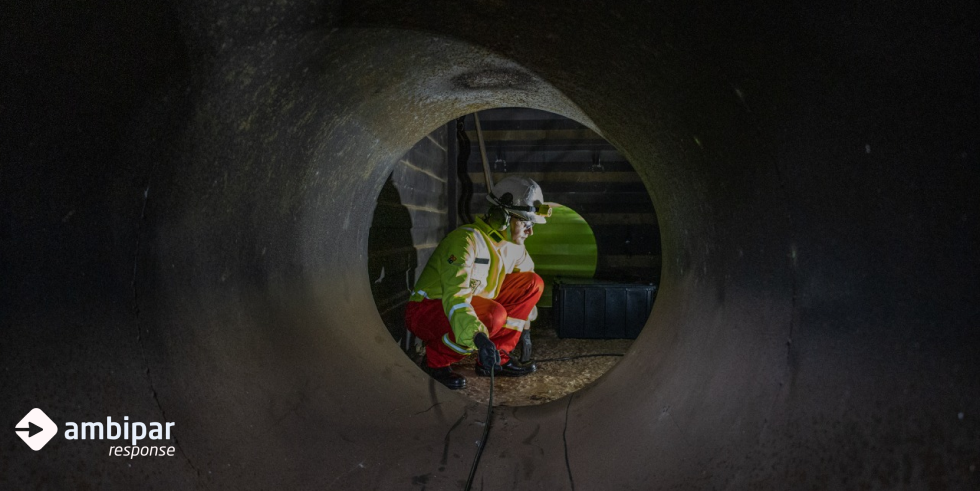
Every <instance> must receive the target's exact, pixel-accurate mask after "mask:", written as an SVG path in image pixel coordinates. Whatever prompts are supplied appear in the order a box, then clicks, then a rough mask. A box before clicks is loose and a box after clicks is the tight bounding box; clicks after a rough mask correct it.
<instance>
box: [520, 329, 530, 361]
mask: <svg viewBox="0 0 980 491" xmlns="http://www.w3.org/2000/svg"><path fill="white" fill-rule="evenodd" d="M520 343H521V363H527V362H529V361H531V331H529V330H527V329H524V331H523V332H521V340H520Z"/></svg>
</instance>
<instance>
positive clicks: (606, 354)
mask: <svg viewBox="0 0 980 491" xmlns="http://www.w3.org/2000/svg"><path fill="white" fill-rule="evenodd" d="M597 356H625V355H624V354H623V353H593V354H590V355H575V356H564V357H561V358H545V359H543V360H534V362H535V363H544V362H548V361H568V360H575V359H578V358H592V357H597Z"/></svg>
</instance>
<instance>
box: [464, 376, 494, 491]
mask: <svg viewBox="0 0 980 491" xmlns="http://www.w3.org/2000/svg"><path fill="white" fill-rule="evenodd" d="M493 372H494V369H493V368H491V369H490V400H489V401H487V422H486V424H484V425H483V439H481V440H480V446H479V448H477V450H476V457H475V458H473V465H472V466H470V477H469V478H467V479H466V487H465V488H463V489H464V490H465V491H470V489H472V487H473V476H475V475H476V468H477V466H479V465H480V457H481V456H482V455H483V448H484V447H486V446H487V437H489V436H490V418H492V417H493Z"/></svg>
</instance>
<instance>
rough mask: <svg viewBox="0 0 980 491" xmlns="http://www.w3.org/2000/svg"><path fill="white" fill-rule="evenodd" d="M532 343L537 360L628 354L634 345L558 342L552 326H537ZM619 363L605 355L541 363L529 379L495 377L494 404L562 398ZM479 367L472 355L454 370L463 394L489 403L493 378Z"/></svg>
mask: <svg viewBox="0 0 980 491" xmlns="http://www.w3.org/2000/svg"><path fill="white" fill-rule="evenodd" d="M531 341H532V343H533V344H534V348H533V355H534V359H536V360H545V359H548V358H561V357H567V356H576V355H584V354H592V353H626V350H628V349H629V347H630V345H631V344H632V343H633V341H632V340H630V339H558V336H557V335H556V334H555V331H554V330H553V329H551V328H550V326H539V325H537V324H536V325H535V326H534V329H533V330H532V331H531ZM619 360H620V357H618V356H604V357H593V358H580V359H577V360H569V361H550V362H540V363H538V371H537V372H535V373H532V374H531V375H528V376H526V377H517V378H510V377H494V391H493V405H494V406H531V405H535V404H543V403H545V402H549V401H553V400H555V399H560V398H561V397H563V396H565V395H566V394H570V393H572V392H575V391H577V390H579V389H581V388H582V387H585V386H586V385H588V384H590V383H592V382H593V381H594V380H595V379H597V378H599V376H601V375H602V374H604V373H606V371H607V370H609V369H610V368H612V366H613V365H615V364H616V363H617V362H619ZM475 364H476V357H475V356H468V357H466V358H464V359H463V361H461V362H459V363H457V364H454V365H453V370H455V371H456V372H458V373H460V374H461V375H463V376H465V377H466V388H465V389H463V390H462V391H461V392H463V393H464V394H466V395H467V396H469V397H470V398H472V399H474V400H476V401H478V402H483V403H486V402H487V399H488V397H489V392H490V378H489V377H480V376H477V375H476V372H474V365H475Z"/></svg>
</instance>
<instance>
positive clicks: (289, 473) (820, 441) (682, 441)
mask: <svg viewBox="0 0 980 491" xmlns="http://www.w3.org/2000/svg"><path fill="white" fill-rule="evenodd" d="M553 3H555V5H551V4H550V3H549V4H547V5H544V4H541V3H535V4H532V5H529V6H518V5H510V4H508V3H506V2H477V3H474V4H472V5H470V4H467V5H466V6H465V8H464V7H463V4H460V5H457V4H456V3H454V2H446V3H445V4H437V5H436V6H431V5H430V6H428V7H421V6H412V5H408V6H406V5H402V4H401V3H398V2H385V1H376V2H358V5H357V6H356V7H353V6H350V5H347V6H337V7H334V6H330V5H327V4H325V3H324V4H321V3H319V2H310V3H301V4H300V3H297V4H293V3H281V4H277V6H275V7H272V6H267V5H265V4H264V3H254V4H253V3H248V2H240V3H226V4H225V3H223V4H218V3H205V2H196V3H189V2H186V3H181V4H179V6H178V7H177V8H176V9H174V10H172V11H171V10H168V8H167V7H165V6H159V5H155V4H154V5H132V4H127V5H126V6H116V7H105V8H104V11H99V15H92V14H91V13H90V12H80V11H79V12H75V11H71V10H70V9H69V8H68V7H64V8H61V9H55V10H53V11H52V12H49V13H47V14H35V13H33V12H31V11H29V9H27V8H26V7H23V8H21V9H22V10H23V11H18V10H15V11H14V13H13V14H12V15H11V16H9V19H12V20H7V21H5V22H8V23H9V24H10V26H11V29H6V27H8V26H4V27H5V29H4V32H10V33H13V34H8V35H7V36H6V37H7V39H8V40H9V41H10V42H9V43H7V44H6V47H5V48H4V49H5V51H4V52H3V55H4V62H5V63H4V64H5V65H6V66H11V67H23V71H22V72H18V71H17V70H10V73H9V75H8V76H6V77H5V79H4V83H5V84H6V87H7V90H4V96H3V97H4V99H5V100H4V105H3V120H2V123H3V127H2V128H3V134H4V140H6V143H5V149H4V150H3V152H4V153H3V162H4V168H3V181H2V186H3V195H2V205H3V212H4V222H3V223H2V226H3V228H2V238H3V256H2V257H3V277H4V281H3V284H2V286H0V288H2V292H3V296H2V299H3V304H2V307H3V311H4V313H5V315H4V317H3V322H4V326H3V327H4V333H5V335H6V337H5V341H4V343H3V351H2V355H3V356H2V358H0V359H2V361H0V363H2V365H3V371H2V372H0V373H2V375H0V384H2V385H0V391H2V392H0V393H2V394H4V399H5V401H6V402H5V404H4V405H3V406H4V407H3V421H4V422H5V424H7V427H8V428H9V427H11V426H13V425H15V424H16V423H17V421H19V420H20V418H21V417H22V416H23V414H25V413H26V412H27V411H28V410H30V409H31V408H32V407H40V408H42V409H43V410H44V411H45V412H46V413H47V414H48V415H49V416H51V417H52V419H54V420H55V421H56V422H59V423H61V422H64V421H99V420H102V419H104V418H105V417H106V416H113V417H114V419H118V418H121V417H122V415H128V416H129V417H130V418H131V419H132V420H134V421H159V420H168V421H174V422H176V423H177V426H176V429H175V435H174V436H175V437H176V445H177V446H178V447H179V452H178V456H177V457H175V458H155V459H154V458H140V459H134V460H131V461H130V460H124V459H120V458H114V457H108V456H106V447H107V446H108V444H107V442H98V441H96V442H93V441H68V440H65V439H64V438H63V437H60V436H59V437H57V438H55V439H54V440H53V441H52V442H51V443H50V444H49V446H47V447H45V448H44V449H43V450H41V451H40V452H38V453H34V452H31V451H29V450H27V449H26V447H24V445H23V444H22V443H21V442H19V441H17V440H16V439H13V438H12V437H11V438H5V439H3V440H2V441H3V443H2V444H0V445H2V446H0V450H2V452H3V453H2V465H0V472H2V476H0V479H2V480H0V482H2V483H3V484H4V486H3V487H16V488H24V487H27V488H31V487H38V488H43V487H54V488H61V487H66V486H71V487H85V486H94V485H98V484H101V485H103V486H105V487H119V488H130V487H135V486H140V487H146V486H150V487H161V488H164V487H182V488H186V487H195V486H196V487H216V488H230V487H235V488H238V487H246V488H297V487H298V488H334V489H375V488H378V489H407V488H423V487H425V488H426V489H456V488H460V487H462V483H463V481H464V480H465V478H466V476H467V472H468V470H469V465H470V462H471V459H472V456H473V453H474V452H475V449H476V447H475V445H474V443H473V442H474V441H476V440H478V439H479V437H480V434H481V432H482V426H480V422H481V421H482V419H483V411H482V408H480V407H479V406H477V405H476V404H473V403H472V402H471V401H468V400H466V399H464V398H462V397H461V396H459V395H457V394H454V393H451V392H449V391H446V390H444V389H443V388H441V386H438V384H433V383H431V381H430V380H429V379H428V378H427V377H426V376H424V374H422V373H421V372H420V371H419V370H418V369H417V368H415V367H414V366H412V365H411V363H410V362H409V361H408V360H407V358H405V357H404V356H403V355H401V354H400V353H399V351H398V348H397V346H396V345H395V344H394V343H392V342H391V341H390V339H389V337H388V336H387V334H386V332H385V329H384V326H383V325H382V324H381V321H380V319H379V317H378V314H377V312H376V310H375V309H374V306H373V301H372V298H371V294H370V288H369V285H368V283H367V281H368V279H367V276H366V274H365V271H366V264H367V259H366V251H367V233H368V228H369V226H370V218H371V213H372V211H373V210H372V208H373V203H374V201H375V198H376V196H377V193H378V191H379V190H380V188H381V185H382V184H383V182H384V178H385V176H387V174H388V173H389V171H390V169H391V166H392V165H393V164H394V161H395V159H396V158H397V157H398V156H399V155H401V154H402V153H404V151H405V150H407V149H408V148H410V147H411V145H412V144H413V143H414V142H415V141H417V140H418V139H419V138H421V137H422V136H424V135H425V134H426V133H428V132H430V131H431V130H432V129H434V128H435V127H437V126H438V125H441V124H443V123H445V121H448V120H450V119H452V118H454V117H457V116H459V115H462V114H465V113H469V112H473V111H475V110H479V109H482V108H488V107H497V106H527V107H534V108H539V109H545V110H548V111H552V112H556V113H559V114H562V115H565V116H568V117H572V118H574V119H577V120H579V121H582V122H585V123H586V124H588V125H589V126H590V127H593V128H594V129H595V130H596V131H599V132H600V133H601V134H602V135H603V136H604V137H606V138H607V139H608V140H609V141H610V142H612V143H613V144H615V145H616V146H617V147H618V148H619V149H620V150H621V151H622V153H623V154H624V155H626V156H627V157H628V158H629V160H630V161H631V162H632V163H633V164H634V165H635V167H636V168H637V170H638V172H639V173H640V175H641V177H642V178H643V180H644V182H645V183H646V185H647V188H648V189H649V191H650V194H651V197H652V199H653V201H654V206H655V207H656V209H657V210H658V212H659V213H658V218H659V219H660V226H661V234H662V240H663V244H662V247H663V254H664V266H663V278H662V284H661V290H660V293H659V295H658V302H657V305H656V307H655V309H654V312H653V314H652V316H651V319H650V321H649V324H648V326H647V328H646V329H645V330H644V332H643V334H642V336H641V337H640V338H639V339H638V340H637V342H636V343H635V344H634V347H633V348H632V349H631V351H630V352H629V353H628V355H627V356H626V357H625V358H624V359H623V361H622V362H621V363H619V364H618V365H617V366H616V367H615V368H614V369H613V370H612V371H610V372H609V373H608V374H606V375H605V376H604V377H603V378H602V379H600V380H599V381H598V383H596V384H595V385H593V386H591V387H589V388H587V389H585V390H583V391H581V392H579V393H576V394H574V395H573V396H572V397H569V398H566V399H564V400H561V401H556V402H554V403H551V404H547V405H543V406H536V407H526V408H510V409H500V410H498V411H496V412H495V420H494V426H493V431H492V433H491V437H490V440H489V444H488V448H487V450H486V452H485V454H484V457H483V460H482V463H481V467H480V471H479V472H478V474H477V483H479V485H480V486H482V487H483V488H484V489H498V488H504V487H505V486H509V487H515V488H518V489H538V488H542V489H561V488H569V489H572V488H574V489H659V488H663V489H667V488H716V487H717V488H733V489H744V488H780V489H788V488H794V489H795V488H817V489H825V488H848V489H849V488H858V487H870V488H889V489H890V488H903V487H904V488H924V487H930V486H933V487H948V488H969V487H974V486H976V485H977V484H978V483H980V477H978V476H980V474H978V473H977V471H976V467H978V466H980V450H978V446H977V444H976V442H977V437H978V435H980V423H978V418H980V400H978V399H980V398H978V397H977V394H980V382H978V380H980V364H978V362H977V361H976V357H975V353H976V352H977V349H978V348H980V343H978V341H977V339H976V335H975V334H974V331H973V330H974V329H975V326H974V324H973V323H972V321H973V320H975V319H976V318H977V313H978V312H977V310H978V308H977V306H976V303H975V299H976V298H977V293H978V291H977V290H978V285H977V282H976V274H977V272H978V271H977V270H978V268H977V260H976V258H975V254H974V251H973V250H972V249H974V248H975V246H976V242H977V240H976V239H977V234H976V230H977V218H978V217H977V213H978V209H980V207H978V206H977V204H978V203H977V199H976V197H975V196H974V194H975V192H976V189H977V184H978V182H977V180H978V179H977V178H978V176H977V166H978V158H977V150H978V149H977V143H976V135H977V134H978V132H977V130H978V129H980V128H978V126H980V125H978V91H977V88H978V86H980V85H978V72H977V69H976V65H975V59H976V54H977V53H978V46H977V44H978V41H977V39H976V37H975V36H974V35H973V34H975V31H976V29H975V27H976V26H975V23H976V21H975V20H972V19H976V18H978V17H977V15H976V14H977V12H976V6H975V5H972V4H968V3H967V2H964V3H963V5H959V6H956V7H955V8H952V7H950V9H949V10H948V11H940V10H936V11H932V12H928V13H922V12H911V11H909V12H903V11H900V9H898V8H893V7H888V8H887V9H886V8H881V9H873V8H867V9H861V8H857V7H851V6H846V7H841V8H840V9H832V8H830V7H823V8H824V9H826V10H825V11H824V12H813V11H808V10H802V9H800V10H798V9H795V8H790V7H778V8H775V9H774V8H762V6H738V7H737V8H736V7H732V8H730V9H727V8H721V7H717V8H713V9H711V10H710V11H709V10H706V9H700V8H696V7H689V6H683V5H676V6H675V5H669V4H663V5H659V6H657V5H644V6H643V7H642V8H640V7H635V8H626V7H625V6H622V5H621V4H620V3H618V2H616V3H613V2H610V3H609V5H602V4H601V2H597V3H594V4H589V5H584V4H583V5H582V6H579V7H575V6H569V5H565V4H564V3H558V2H553ZM617 9H619V10H617ZM87 16H88V17H87ZM961 19H966V20H961ZM15 25H16V26H20V27H18V28H16V29H14V28H13V26H15ZM36 32H46V33H50V37H49V38H45V39H46V41H45V42H44V43H41V44H36V43H35V40H36V38H32V37H30V36H29V35H28V34H31V33H36ZM8 60H9V61H10V63H7V61H8ZM409 115H411V116H409ZM7 135H10V136H9V138H8V136H7Z"/></svg>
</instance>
